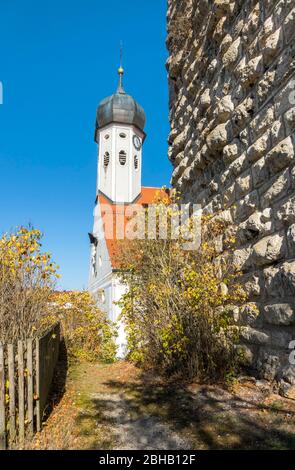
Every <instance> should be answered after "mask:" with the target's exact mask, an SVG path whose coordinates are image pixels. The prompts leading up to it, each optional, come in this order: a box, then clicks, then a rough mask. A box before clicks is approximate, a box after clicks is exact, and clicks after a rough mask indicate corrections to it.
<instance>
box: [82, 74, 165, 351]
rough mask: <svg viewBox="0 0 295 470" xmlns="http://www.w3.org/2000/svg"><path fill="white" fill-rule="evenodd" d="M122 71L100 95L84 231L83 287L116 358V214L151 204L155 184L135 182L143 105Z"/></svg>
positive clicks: (122, 344)
mask: <svg viewBox="0 0 295 470" xmlns="http://www.w3.org/2000/svg"><path fill="white" fill-rule="evenodd" d="M123 73H124V72H123V69H122V67H120V68H119V76H120V80H119V86H118V89H117V91H116V93H114V94H113V95H112V96H110V97H108V98H105V99H104V100H103V101H102V102H101V103H100V104H99V106H98V109H97V119H96V130H95V141H96V142H97V144H98V177H97V191H96V206H95V209H94V226H93V231H92V233H90V234H89V237H90V243H91V260H90V273H89V291H90V293H91V294H92V295H93V296H94V297H95V298H96V299H97V303H98V306H99V307H100V308H101V309H102V310H104V311H105V312H106V313H107V315H108V318H109V319H110V320H112V321H114V322H118V324H119V336H118V339H117V342H118V356H119V357H124V355H125V354H126V339H125V333H124V325H123V323H122V322H121V321H120V318H119V317H120V313H121V312H120V307H119V306H118V305H116V302H117V301H118V300H120V298H121V296H122V294H123V293H124V292H125V286H124V285H123V284H122V283H121V282H120V279H119V277H118V268H117V267H116V256H115V255H116V250H118V245H119V244H118V243H117V241H118V233H117V230H116V217H117V216H119V217H120V215H121V216H122V218H123V220H125V222H126V218H125V209H126V207H128V205H130V204H142V205H144V206H146V205H148V204H150V203H152V202H153V200H154V199H155V196H156V193H157V192H158V191H159V188H147V187H145V188H144V187H142V186H141V170H142V145H143V143H144V140H145V137H146V135H145V133H144V126H145V120H146V118H145V113H144V110H143V108H142V107H141V106H140V105H139V104H138V103H137V102H136V101H135V100H134V98H132V97H131V96H129V95H127V94H126V93H125V91H124V89H123V84H122V77H123ZM110 218H111V219H112V221H113V222H112V223H111V224H108V225H109V227H108V228H107V227H106V224H105V222H106V220H110ZM122 218H121V220H122ZM110 226H111V230H110ZM123 226H124V227H125V223H124V224H123ZM111 232H113V233H111ZM121 237H122V234H120V238H121ZM123 238H124V236H123Z"/></svg>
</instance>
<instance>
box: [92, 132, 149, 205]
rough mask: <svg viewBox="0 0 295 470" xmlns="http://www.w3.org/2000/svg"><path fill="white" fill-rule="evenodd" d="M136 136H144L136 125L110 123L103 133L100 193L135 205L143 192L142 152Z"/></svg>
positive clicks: (99, 174) (99, 164)
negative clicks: (138, 146) (135, 141)
mask: <svg viewBox="0 0 295 470" xmlns="http://www.w3.org/2000/svg"><path fill="white" fill-rule="evenodd" d="M134 135H137V136H138V137H139V139H140V141H141V142H142V141H143V138H144V134H143V133H142V132H140V131H139V130H138V129H136V128H135V127H134V126H128V125H119V124H110V125H109V126H108V127H105V128H104V129H102V130H100V132H99V155H98V188H97V189H98V191H101V192H102V193H103V194H104V195H106V196H107V197H108V198H109V199H110V200H111V201H113V202H117V203H123V202H125V203H130V202H133V201H134V200H135V199H136V197H137V196H138V195H139V194H140V191H141V158H142V155H141V154H142V149H141V148H140V149H136V147H135V146H134V140H133V137H134Z"/></svg>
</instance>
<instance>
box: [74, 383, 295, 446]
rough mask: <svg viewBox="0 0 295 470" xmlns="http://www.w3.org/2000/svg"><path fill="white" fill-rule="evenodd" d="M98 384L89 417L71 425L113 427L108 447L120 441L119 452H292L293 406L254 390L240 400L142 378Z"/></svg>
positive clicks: (236, 395) (217, 391) (215, 389)
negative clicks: (100, 390) (100, 388)
mask: <svg viewBox="0 0 295 470" xmlns="http://www.w3.org/2000/svg"><path fill="white" fill-rule="evenodd" d="M103 385H104V387H107V389H108V391H109V392H108V393H93V394H92V395H91V407H90V408H89V409H91V413H90V415H91V416H89V413H88V414H87V413H86V414H84V415H83V414H79V416H78V418H77V424H78V426H80V427H81V426H82V428H83V422H84V421H85V420H89V418H90V419H91V418H92V425H94V423H95V425H96V426H97V425H102V426H104V427H105V428H106V429H113V430H114V429H115V431H114V435H113V440H114V442H113V445H112V447H113V448H116V442H119V441H117V439H121V444H119V448H120V449H124V448H129V449H134V448H137V449H149V448H152V449H165V448H166V449H180V448H194V449H295V424H294V423H295V419H294V418H295V413H294V406H293V404H292V407H293V408H290V407H289V406H288V401H286V400H284V401H282V402H281V401H280V400H279V401H270V402H268V403H267V400H266V399H265V398H266V397H265V396H263V393H262V392H261V391H258V390H257V389H255V388H254V387H253V390H251V387H249V388H248V390H246V393H244V394H243V396H241V395H240V394H239V393H233V392H229V391H226V390H225V389H223V388H222V387H216V386H214V387H213V386H197V387H196V389H195V390H193V391H192V390H189V389H188V388H183V387H180V386H177V385H174V386H171V385H165V384H163V383H161V382H159V381H158V380H154V379H150V378H148V377H146V376H142V377H136V378H135V379H134V380H133V379H132V380H129V381H125V380H124V381H120V380H108V381H105V382H104V384H103ZM246 388H247V387H246ZM289 404H290V403H289ZM110 442H111V439H110ZM95 445H96V444H95V443H94V445H93V446H91V447H90V448H97V447H95ZM109 445H110V447H111V444H109Z"/></svg>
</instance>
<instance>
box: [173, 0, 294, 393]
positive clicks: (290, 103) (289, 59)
mask: <svg viewBox="0 0 295 470" xmlns="http://www.w3.org/2000/svg"><path fill="white" fill-rule="evenodd" d="M167 19H168V38H167V45H168V49H169V52H170V56H169V59H168V61H167V69H168V72H169V91H170V121H171V133H170V136H169V158H170V160H171V162H172V164H173V166H174V171H173V175H172V185H173V186H174V187H175V188H177V189H178V190H179V191H180V192H181V193H182V195H183V199H184V201H187V202H188V201H190V202H191V201H193V202H195V203H199V204H201V205H202V207H203V209H204V211H205V212H206V213H213V212H216V211H218V212H221V214H222V216H224V217H225V218H226V219H227V220H229V221H232V222H233V223H234V224H235V225H236V226H237V228H238V230H237V246H236V251H235V253H234V263H235V265H236V266H237V268H238V269H241V270H242V271H243V273H244V276H243V279H244V284H245V287H246V290H247V292H248V294H249V303H247V305H245V306H243V307H242V308H239V309H238V315H239V318H240V321H241V322H242V324H243V325H244V328H243V329H242V331H243V332H242V336H243V343H244V351H245V357H246V358H247V361H248V362H249V365H251V366H254V368H255V369H257V370H258V371H259V374H260V376H262V377H263V378H265V379H267V380H271V381H276V382H277V383H279V386H280V391H281V393H282V394H284V395H285V396H288V397H290V398H295V366H292V364H291V363H290V360H289V356H290V349H289V347H290V346H289V345H290V342H291V341H292V340H295V157H294V143H295V135H294V128H295V92H294V90H295V41H294V38H295V2H294V0H259V1H258V0H253V1H251V0H236V1H234V0H215V1H214V0H207V1H205V0H168V15H167Z"/></svg>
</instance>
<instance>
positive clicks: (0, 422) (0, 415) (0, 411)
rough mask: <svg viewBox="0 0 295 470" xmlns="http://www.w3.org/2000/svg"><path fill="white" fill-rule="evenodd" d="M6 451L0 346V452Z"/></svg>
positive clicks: (2, 366)
mask: <svg viewBox="0 0 295 470" xmlns="http://www.w3.org/2000/svg"><path fill="white" fill-rule="evenodd" d="M5 449H6V420H5V364H4V348H3V345H2V344H0V450H5Z"/></svg>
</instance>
